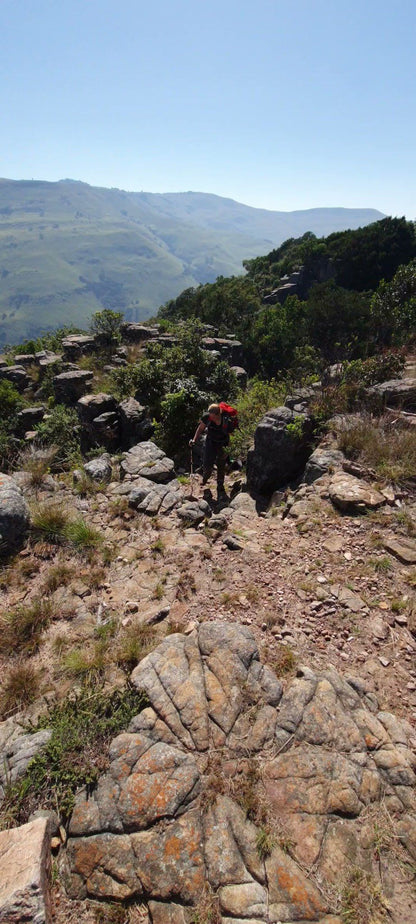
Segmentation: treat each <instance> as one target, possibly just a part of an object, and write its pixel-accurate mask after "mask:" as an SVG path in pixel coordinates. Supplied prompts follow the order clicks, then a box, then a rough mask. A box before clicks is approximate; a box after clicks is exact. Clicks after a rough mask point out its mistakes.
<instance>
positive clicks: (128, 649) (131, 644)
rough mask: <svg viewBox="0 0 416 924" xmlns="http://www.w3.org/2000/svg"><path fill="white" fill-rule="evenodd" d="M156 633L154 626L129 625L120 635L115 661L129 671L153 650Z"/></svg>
mask: <svg viewBox="0 0 416 924" xmlns="http://www.w3.org/2000/svg"><path fill="white" fill-rule="evenodd" d="M155 637H156V633H155V630H154V628H153V627H152V626H147V625H132V626H128V627H127V628H126V629H125V630H124V631H123V632H122V633H121V635H120V638H119V641H118V645H117V648H116V655H115V661H116V663H117V664H119V665H120V667H122V668H123V670H125V671H126V672H127V673H130V672H131V671H132V670H133V668H134V667H136V664H138V663H139V661H141V660H142V658H144V657H145V656H146V655H147V654H148V653H149V651H151V650H152V648H153V646H154V643H155Z"/></svg>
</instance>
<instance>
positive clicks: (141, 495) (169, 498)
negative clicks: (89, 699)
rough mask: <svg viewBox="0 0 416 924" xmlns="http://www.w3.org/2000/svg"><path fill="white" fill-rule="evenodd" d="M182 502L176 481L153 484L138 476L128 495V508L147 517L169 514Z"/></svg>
mask: <svg viewBox="0 0 416 924" xmlns="http://www.w3.org/2000/svg"><path fill="white" fill-rule="evenodd" d="M121 487H124V485H123V486H121ZM182 500H183V496H182V488H181V485H180V484H179V482H178V481H176V480H173V481H169V483H168V484H155V483H154V482H152V481H149V480H148V479H147V478H141V477H140V476H139V477H138V478H135V479H134V481H133V483H132V485H131V490H130V491H129V494H128V502H129V506H130V507H133V509H134V510H137V512H138V513H147V514H148V516H155V515H156V514H157V513H170V511H171V510H173V509H174V507H177V506H178V504H180V503H181V502H182Z"/></svg>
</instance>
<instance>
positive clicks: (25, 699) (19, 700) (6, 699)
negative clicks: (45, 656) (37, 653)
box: [0, 661, 40, 720]
mask: <svg viewBox="0 0 416 924" xmlns="http://www.w3.org/2000/svg"><path fill="white" fill-rule="evenodd" d="M39 688H40V672H39V671H38V670H37V668H36V667H34V666H33V664H30V662H28V661H18V662H17V663H16V664H13V666H12V667H10V668H9V670H8V671H7V673H6V677H5V679H4V681H3V683H2V686H1V690H0V718H1V719H2V720H3V719H7V718H8V716H10V715H13V713H15V712H18V711H19V710H20V709H24V708H26V707H27V706H30V704H31V703H33V702H34V701H35V699H36V698H37V696H38V695H39Z"/></svg>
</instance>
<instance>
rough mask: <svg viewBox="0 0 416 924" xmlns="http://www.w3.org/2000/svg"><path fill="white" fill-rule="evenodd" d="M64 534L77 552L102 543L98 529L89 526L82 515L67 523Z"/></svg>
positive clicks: (95, 547)
mask: <svg viewBox="0 0 416 924" xmlns="http://www.w3.org/2000/svg"><path fill="white" fill-rule="evenodd" d="M65 535H66V538H67V539H68V541H69V542H70V544H71V545H72V546H74V548H75V549H76V550H77V551H79V552H81V551H86V550H89V549H90V550H91V549H92V550H94V549H97V548H98V547H99V546H101V545H102V543H103V537H102V535H101V533H100V532H99V531H98V529H94V527H92V526H89V525H88V523H86V522H85V520H84V519H83V518H82V517H79V519H77V520H72V521H69V523H67V526H66V530H65Z"/></svg>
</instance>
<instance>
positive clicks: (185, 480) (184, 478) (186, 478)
mask: <svg viewBox="0 0 416 924" xmlns="http://www.w3.org/2000/svg"><path fill="white" fill-rule="evenodd" d="M176 480H177V481H179V484H189V483H190V481H191V479H190V477H189V475H177V476H176Z"/></svg>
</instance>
